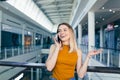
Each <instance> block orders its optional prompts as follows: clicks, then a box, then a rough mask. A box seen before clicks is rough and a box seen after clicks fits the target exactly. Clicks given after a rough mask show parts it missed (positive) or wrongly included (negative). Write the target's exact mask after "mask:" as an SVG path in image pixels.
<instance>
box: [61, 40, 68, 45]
mask: <svg viewBox="0 0 120 80" xmlns="http://www.w3.org/2000/svg"><path fill="white" fill-rule="evenodd" d="M62 44H63V45H69V44H70V43H69V42H68V41H64V42H62Z"/></svg>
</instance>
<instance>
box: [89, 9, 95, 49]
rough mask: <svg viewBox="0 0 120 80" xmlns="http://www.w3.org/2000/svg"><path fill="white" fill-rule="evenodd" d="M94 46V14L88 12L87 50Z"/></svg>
mask: <svg viewBox="0 0 120 80" xmlns="http://www.w3.org/2000/svg"><path fill="white" fill-rule="evenodd" d="M94 46H95V14H94V12H91V11H90V12H88V50H89V51H90V50H92V49H93V48H92V47H94Z"/></svg>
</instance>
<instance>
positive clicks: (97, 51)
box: [88, 49, 103, 57]
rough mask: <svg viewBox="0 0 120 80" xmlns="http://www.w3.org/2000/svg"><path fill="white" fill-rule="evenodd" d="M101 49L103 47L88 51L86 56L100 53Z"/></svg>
mask: <svg viewBox="0 0 120 80" xmlns="http://www.w3.org/2000/svg"><path fill="white" fill-rule="evenodd" d="M102 51H103V49H98V50H93V51H90V52H89V53H88V57H91V56H93V55H96V54H100V53H101V52H102Z"/></svg>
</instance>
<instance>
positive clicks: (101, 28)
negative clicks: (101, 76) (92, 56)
mask: <svg viewBox="0 0 120 80" xmlns="http://www.w3.org/2000/svg"><path fill="white" fill-rule="evenodd" d="M100 47H103V27H100ZM100 62H102V54H100Z"/></svg>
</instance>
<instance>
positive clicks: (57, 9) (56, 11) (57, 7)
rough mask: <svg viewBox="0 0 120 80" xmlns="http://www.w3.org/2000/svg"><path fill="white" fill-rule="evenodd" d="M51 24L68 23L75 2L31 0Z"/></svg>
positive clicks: (69, 0)
mask: <svg viewBox="0 0 120 80" xmlns="http://www.w3.org/2000/svg"><path fill="white" fill-rule="evenodd" d="M33 1H34V2H35V3H36V5H38V7H39V8H40V9H41V10H42V11H43V13H44V14H45V15H46V16H47V17H48V19H49V20H50V21H51V22H52V23H53V24H58V23H61V22H69V20H70V16H71V13H72V9H73V5H74V1H76V0H33Z"/></svg>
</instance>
